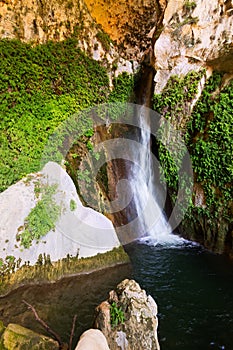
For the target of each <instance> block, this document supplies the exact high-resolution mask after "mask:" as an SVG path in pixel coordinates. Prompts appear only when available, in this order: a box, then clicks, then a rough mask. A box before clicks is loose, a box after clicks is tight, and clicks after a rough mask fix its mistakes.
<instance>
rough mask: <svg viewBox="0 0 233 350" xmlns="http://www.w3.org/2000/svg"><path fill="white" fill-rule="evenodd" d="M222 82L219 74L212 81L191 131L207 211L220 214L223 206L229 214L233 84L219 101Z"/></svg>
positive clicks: (196, 170) (197, 170) (200, 101)
mask: <svg viewBox="0 0 233 350" xmlns="http://www.w3.org/2000/svg"><path fill="white" fill-rule="evenodd" d="M220 82H221V74H219V73H215V74H214V75H213V76H212V77H211V78H210V79H209V81H208V84H207V85H206V88H205V90H204V91H203V94H202V96H201V98H200V100H199V101H198V103H197V105H196V106H195V109H194V111H193V114H192V120H191V121H190V123H189V128H188V134H189V138H188V147H189V150H190V153H191V156H192V163H193V169H194V172H195V174H196V180H197V182H200V183H202V185H203V187H204V190H205V195H206V201H207V207H208V208H209V209H211V208H212V211H215V212H216V213H217V211H218V208H219V207H221V206H225V209H226V210H227V207H228V206H227V203H228V202H229V201H230V200H232V198H233V193H232V186H231V184H232V175H233V168H232V154H233V129H232V125H233V102H232V101H233V82H231V83H230V84H229V85H228V86H227V87H225V88H224V89H223V90H222V91H221V92H220V94H219V95H217V96H216V97H215V96H214V94H213V93H214V92H215V91H216V89H218V87H219V85H220ZM222 215H224V214H223V213H222Z"/></svg>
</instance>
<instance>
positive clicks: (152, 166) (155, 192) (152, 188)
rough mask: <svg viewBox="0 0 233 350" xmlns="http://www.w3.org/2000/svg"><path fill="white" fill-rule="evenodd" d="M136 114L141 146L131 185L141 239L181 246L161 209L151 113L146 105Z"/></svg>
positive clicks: (163, 190)
mask: <svg viewBox="0 0 233 350" xmlns="http://www.w3.org/2000/svg"><path fill="white" fill-rule="evenodd" d="M137 112H138V114H139V115H138V118H139V125H140V128H139V129H140V130H139V135H138V139H139V140H138V141H139V142H140V144H141V146H140V147H139V148H138V149H137V150H136V152H137V154H135V159H136V162H135V163H134V164H132V167H131V171H130V183H131V191H132V192H133V193H134V206H135V211H136V212H137V216H138V217H139V219H140V220H139V221H140V224H139V227H138V230H139V232H140V236H142V238H141V239H142V240H143V241H147V242H148V243H151V244H154V245H157V244H160V245H167V244H169V245H177V244H182V243H183V242H184V240H183V239H182V238H180V237H178V236H177V235H174V234H172V229H171V227H170V225H169V224H168V221H167V217H166V214H165V212H164V210H163V208H164V205H165V200H166V188H165V186H163V187H162V186H161V184H159V177H160V174H159V163H158V161H157V160H156V158H155V156H154V155H153V153H152V150H151V133H150V113H149V112H148V108H145V106H141V107H140V108H137Z"/></svg>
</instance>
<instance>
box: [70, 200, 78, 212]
mask: <svg viewBox="0 0 233 350" xmlns="http://www.w3.org/2000/svg"><path fill="white" fill-rule="evenodd" d="M76 208H77V203H76V202H75V200H74V199H71V200H70V210H71V211H75V209H76Z"/></svg>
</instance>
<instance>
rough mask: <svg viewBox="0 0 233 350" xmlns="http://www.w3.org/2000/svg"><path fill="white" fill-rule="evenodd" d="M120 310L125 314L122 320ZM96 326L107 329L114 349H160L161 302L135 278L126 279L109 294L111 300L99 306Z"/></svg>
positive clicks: (107, 335)
mask: <svg viewBox="0 0 233 350" xmlns="http://www.w3.org/2000/svg"><path fill="white" fill-rule="evenodd" d="M113 303H114V304H113ZM111 305H112V307H111ZM113 305H114V307H115V311H116V312H115V315H114V312H113V311H112V310H111V309H112V308H113ZM117 310H120V314H121V316H122V315H123V316H122V317H121V319H120V318H119V320H118V321H119V322H116V318H117V317H116V313H117ZM114 318H115V319H114ZM117 323H118V324H117ZM94 327H95V328H97V329H100V330H101V331H102V332H103V334H104V335H105V337H106V339H107V341H108V344H109V347H110V349H111V350H119V349H121V350H159V349H160V346H159V342H158V336H157V327H158V319H157V305H156V303H155V301H154V299H153V298H152V297H151V296H150V295H147V294H146V292H145V291H144V290H142V289H141V287H140V286H139V284H138V283H137V282H135V281H134V280H128V279H126V280H124V281H122V282H121V283H120V284H118V286H117V288H116V290H113V291H111V292H110V293H109V298H108V300H107V301H105V302H103V303H101V304H100V305H99V306H98V307H97V308H96V317H95V321H94Z"/></svg>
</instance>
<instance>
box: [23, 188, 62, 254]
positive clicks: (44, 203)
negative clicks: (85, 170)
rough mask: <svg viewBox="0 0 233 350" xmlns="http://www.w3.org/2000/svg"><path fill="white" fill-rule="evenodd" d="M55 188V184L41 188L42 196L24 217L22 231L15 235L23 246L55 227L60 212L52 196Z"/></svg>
mask: <svg viewBox="0 0 233 350" xmlns="http://www.w3.org/2000/svg"><path fill="white" fill-rule="evenodd" d="M56 188H57V186H56V185H53V186H44V187H42V188H41V193H42V198H41V199H40V200H39V201H38V202H37V204H36V206H35V207H34V208H33V209H32V210H31V212H30V213H29V215H28V216H27V217H26V219H25V221H24V226H23V231H22V232H19V233H18V234H17V237H16V239H17V241H19V242H20V245H21V246H23V247H24V248H29V247H30V246H31V244H32V241H33V240H34V239H36V240H37V241H38V240H39V239H40V238H41V237H43V236H45V235H46V234H47V233H48V232H49V231H50V230H53V229H54V228H55V224H56V221H57V220H58V217H59V213H60V207H59V206H58V205H56V203H55V201H54V199H53V197H52V196H53V195H54V194H55V192H56Z"/></svg>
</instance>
